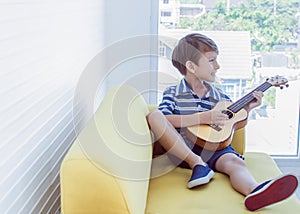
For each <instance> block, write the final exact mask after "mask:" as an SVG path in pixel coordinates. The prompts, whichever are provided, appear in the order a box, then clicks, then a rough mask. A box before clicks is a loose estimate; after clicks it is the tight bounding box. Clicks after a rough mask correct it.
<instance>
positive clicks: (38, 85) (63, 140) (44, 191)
mask: <svg viewBox="0 0 300 214" xmlns="http://www.w3.org/2000/svg"><path fill="white" fill-rule="evenodd" d="M102 2H103V1H99V0H72V1H71V0H43V1H37V0H1V1H0V139H1V141H0V213H14V214H15V213H23V214H24V213H59V210H60V186H59V168H60V164H61V161H62V159H63V157H64V154H65V152H66V150H67V149H68V148H69V146H70V144H71V143H72V142H73V140H74V138H75V137H76V135H75V132H74V130H73V128H74V127H73V122H72V119H73V113H72V108H73V96H74V90H75V87H76V81H77V79H78V77H79V75H80V72H82V70H83V69H84V67H85V66H86V64H87V63H88V62H89V61H90V60H91V58H92V57H94V55H95V54H97V53H98V52H99V51H100V49H101V48H102V47H101V40H102V38H101V35H102V34H103V29H102V28H103V24H102V21H103V18H101V16H102V15H101V14H103V13H101V7H102V5H101V4H103V3H102ZM79 117H82V116H81V115H79Z"/></svg>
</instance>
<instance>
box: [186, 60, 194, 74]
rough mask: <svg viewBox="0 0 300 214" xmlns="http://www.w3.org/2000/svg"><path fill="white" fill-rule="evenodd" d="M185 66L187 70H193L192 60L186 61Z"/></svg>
mask: <svg viewBox="0 0 300 214" xmlns="http://www.w3.org/2000/svg"><path fill="white" fill-rule="evenodd" d="M185 67H186V68H187V69H188V70H189V71H192V72H193V71H194V63H193V62H192V61H187V62H186V63H185Z"/></svg>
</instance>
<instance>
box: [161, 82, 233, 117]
mask: <svg viewBox="0 0 300 214" xmlns="http://www.w3.org/2000/svg"><path fill="white" fill-rule="evenodd" d="M204 84H205V85H206V86H208V88H209V92H208V93H207V94H206V95H205V96H203V97H201V98H200V97H199V96H198V95H197V94H196V93H195V92H193V91H192V89H191V88H190V86H189V85H188V83H187V82H186V80H185V79H184V78H183V79H182V80H181V81H180V82H179V84H178V85H175V86H170V87H168V88H167V89H166V90H165V91H164V93H163V98H162V102H161V103H160V104H159V106H158V109H159V110H160V111H162V113H163V114H165V115H170V114H182V115H186V114H194V113H197V112H202V111H207V110H211V109H212V108H213V107H214V106H215V105H216V103H217V102H219V101H221V100H228V101H231V100H230V98H229V97H228V96H227V95H225V94H224V93H223V92H222V91H221V90H220V89H218V88H216V87H215V86H213V85H212V84H210V83H208V82H204Z"/></svg>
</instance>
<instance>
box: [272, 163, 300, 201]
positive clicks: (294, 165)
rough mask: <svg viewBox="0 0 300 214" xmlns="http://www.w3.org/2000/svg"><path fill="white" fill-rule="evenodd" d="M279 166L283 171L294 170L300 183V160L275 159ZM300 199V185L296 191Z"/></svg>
mask: <svg viewBox="0 0 300 214" xmlns="http://www.w3.org/2000/svg"><path fill="white" fill-rule="evenodd" d="M275 161H276V163H277V165H278V167H279V168H280V170H281V171H282V172H283V173H289V172H292V173H293V174H295V175H296V176H297V177H298V181H299V183H300V167H299V166H300V160H294V161H288V160H275ZM295 194H296V195H297V197H298V199H299V201H300V185H298V188H297V190H296V193H295Z"/></svg>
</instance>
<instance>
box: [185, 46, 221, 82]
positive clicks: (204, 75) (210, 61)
mask: <svg viewBox="0 0 300 214" xmlns="http://www.w3.org/2000/svg"><path fill="white" fill-rule="evenodd" d="M217 56H218V54H217V53H216V52H214V51H210V52H206V53H204V54H202V55H201V57H200V59H199V60H198V63H197V64H195V63H192V62H191V61H190V62H191V63H192V64H193V66H192V69H188V70H189V71H190V72H192V73H193V75H194V76H195V77H196V78H198V79H200V80H205V81H208V82H214V81H215V79H216V72H217V70H218V69H219V68H220V65H219V64H218V62H217Z"/></svg>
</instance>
